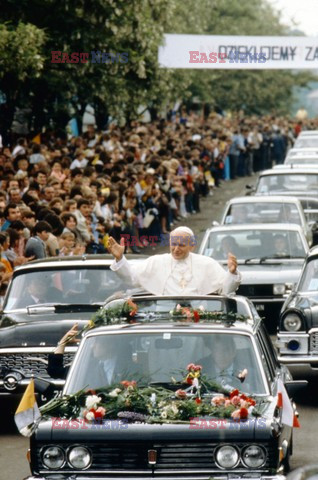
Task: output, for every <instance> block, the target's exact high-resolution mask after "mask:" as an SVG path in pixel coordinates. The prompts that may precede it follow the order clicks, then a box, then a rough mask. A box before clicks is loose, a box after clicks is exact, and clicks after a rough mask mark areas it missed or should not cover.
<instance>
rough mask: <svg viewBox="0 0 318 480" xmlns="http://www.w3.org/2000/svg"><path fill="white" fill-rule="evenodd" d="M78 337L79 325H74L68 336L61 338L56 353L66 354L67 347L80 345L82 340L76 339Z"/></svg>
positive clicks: (67, 333)
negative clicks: (68, 345) (74, 344)
mask: <svg viewBox="0 0 318 480" xmlns="http://www.w3.org/2000/svg"><path fill="white" fill-rule="evenodd" d="M77 335H78V323H74V325H73V326H72V328H71V329H70V330H69V331H68V332H66V334H65V335H64V336H63V337H62V338H61V340H60V341H59V343H58V344H57V347H56V349H55V350H54V353H64V349H65V345H67V344H69V343H76V344H77V343H78V342H79V341H80V340H79V339H77V338H75V337H76V336H77Z"/></svg>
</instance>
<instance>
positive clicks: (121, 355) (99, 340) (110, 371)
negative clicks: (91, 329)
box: [66, 330, 266, 394]
mask: <svg viewBox="0 0 318 480" xmlns="http://www.w3.org/2000/svg"><path fill="white" fill-rule="evenodd" d="M229 343H231V348H229ZM216 352H218V353H217V355H216ZM220 356H221V357H220ZM189 363H194V364H200V365H201V366H202V375H203V377H202V378H204V377H205V378H206V379H208V380H211V381H215V382H217V383H219V382H221V380H220V377H222V378H223V375H227V379H226V382H227V385H230V386H231V387H234V388H240V390H242V391H245V392H247V393H250V394H264V393H266V388H265V386H264V382H263V376H262V373H261V372H262V370H261V368H260V365H259V362H258V359H257V356H256V354H255V351H254V344H253V342H252V341H251V338H250V337H249V336H248V335H243V334H230V333H192V332H191V333H188V332H187V333H183V332H176V331H173V332H172V331H169V330H167V331H164V332H162V331H161V332H146V333H138V334H137V333H135V334H134V333H131V334H114V335H111V334H109V335H96V336H92V337H89V338H87V339H86V340H85V342H84V344H83V346H82V350H81V351H80V355H79V356H78V357H77V361H76V362H75V364H74V367H73V369H72V371H71V375H70V380H69V384H68V387H67V389H66V393H71V392H76V391H78V390H80V389H82V388H92V389H96V388H100V387H104V386H109V385H111V384H116V383H119V382H120V381H123V380H136V381H137V382H138V383H140V384H146V385H148V384H149V383H158V382H160V383H171V382H174V381H182V380H183V379H184V375H185V371H186V367H187V365H188V364H189ZM244 369H246V370H247V375H246V378H245V380H244V382H241V380H240V379H239V373H241V372H242V371H243V370H244ZM221 370H222V372H221Z"/></svg>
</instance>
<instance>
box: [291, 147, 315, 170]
mask: <svg viewBox="0 0 318 480" xmlns="http://www.w3.org/2000/svg"><path fill="white" fill-rule="evenodd" d="M284 165H311V166H313V167H314V166H318V149H316V148H292V149H290V150H289V151H288V153H287V155H286V158H285V160H284Z"/></svg>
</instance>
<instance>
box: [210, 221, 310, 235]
mask: <svg viewBox="0 0 318 480" xmlns="http://www.w3.org/2000/svg"><path fill="white" fill-rule="evenodd" d="M235 230H264V231H266V230H282V231H286V230H290V231H298V232H300V233H302V234H303V228H302V227H301V226H300V225H297V224H295V223H242V224H241V223H240V224H234V225H232V224H231V225H219V226H217V227H212V228H208V229H207V230H206V233H210V232H221V231H225V232H228V231H235Z"/></svg>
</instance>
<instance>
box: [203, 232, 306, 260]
mask: <svg viewBox="0 0 318 480" xmlns="http://www.w3.org/2000/svg"><path fill="white" fill-rule="evenodd" d="M229 252H230V253H232V254H234V255H236V257H237V258H238V259H239V260H246V259H248V258H262V257H271V258H284V257H285V258H288V257H289V258H291V257H299V258H304V257H305V256H306V251H305V248H304V245H303V243H302V239H301V237H300V235H299V232H294V231H283V230H256V229H255V230H246V229H244V230H231V231H230V233H229V232H228V231H225V230H223V231H220V230H219V231H211V232H210V235H209V237H208V238H207V240H206V242H205V245H204V251H203V254H204V255H207V256H211V257H213V258H215V259H216V260H224V261H225V260H227V256H228V253H229Z"/></svg>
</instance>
